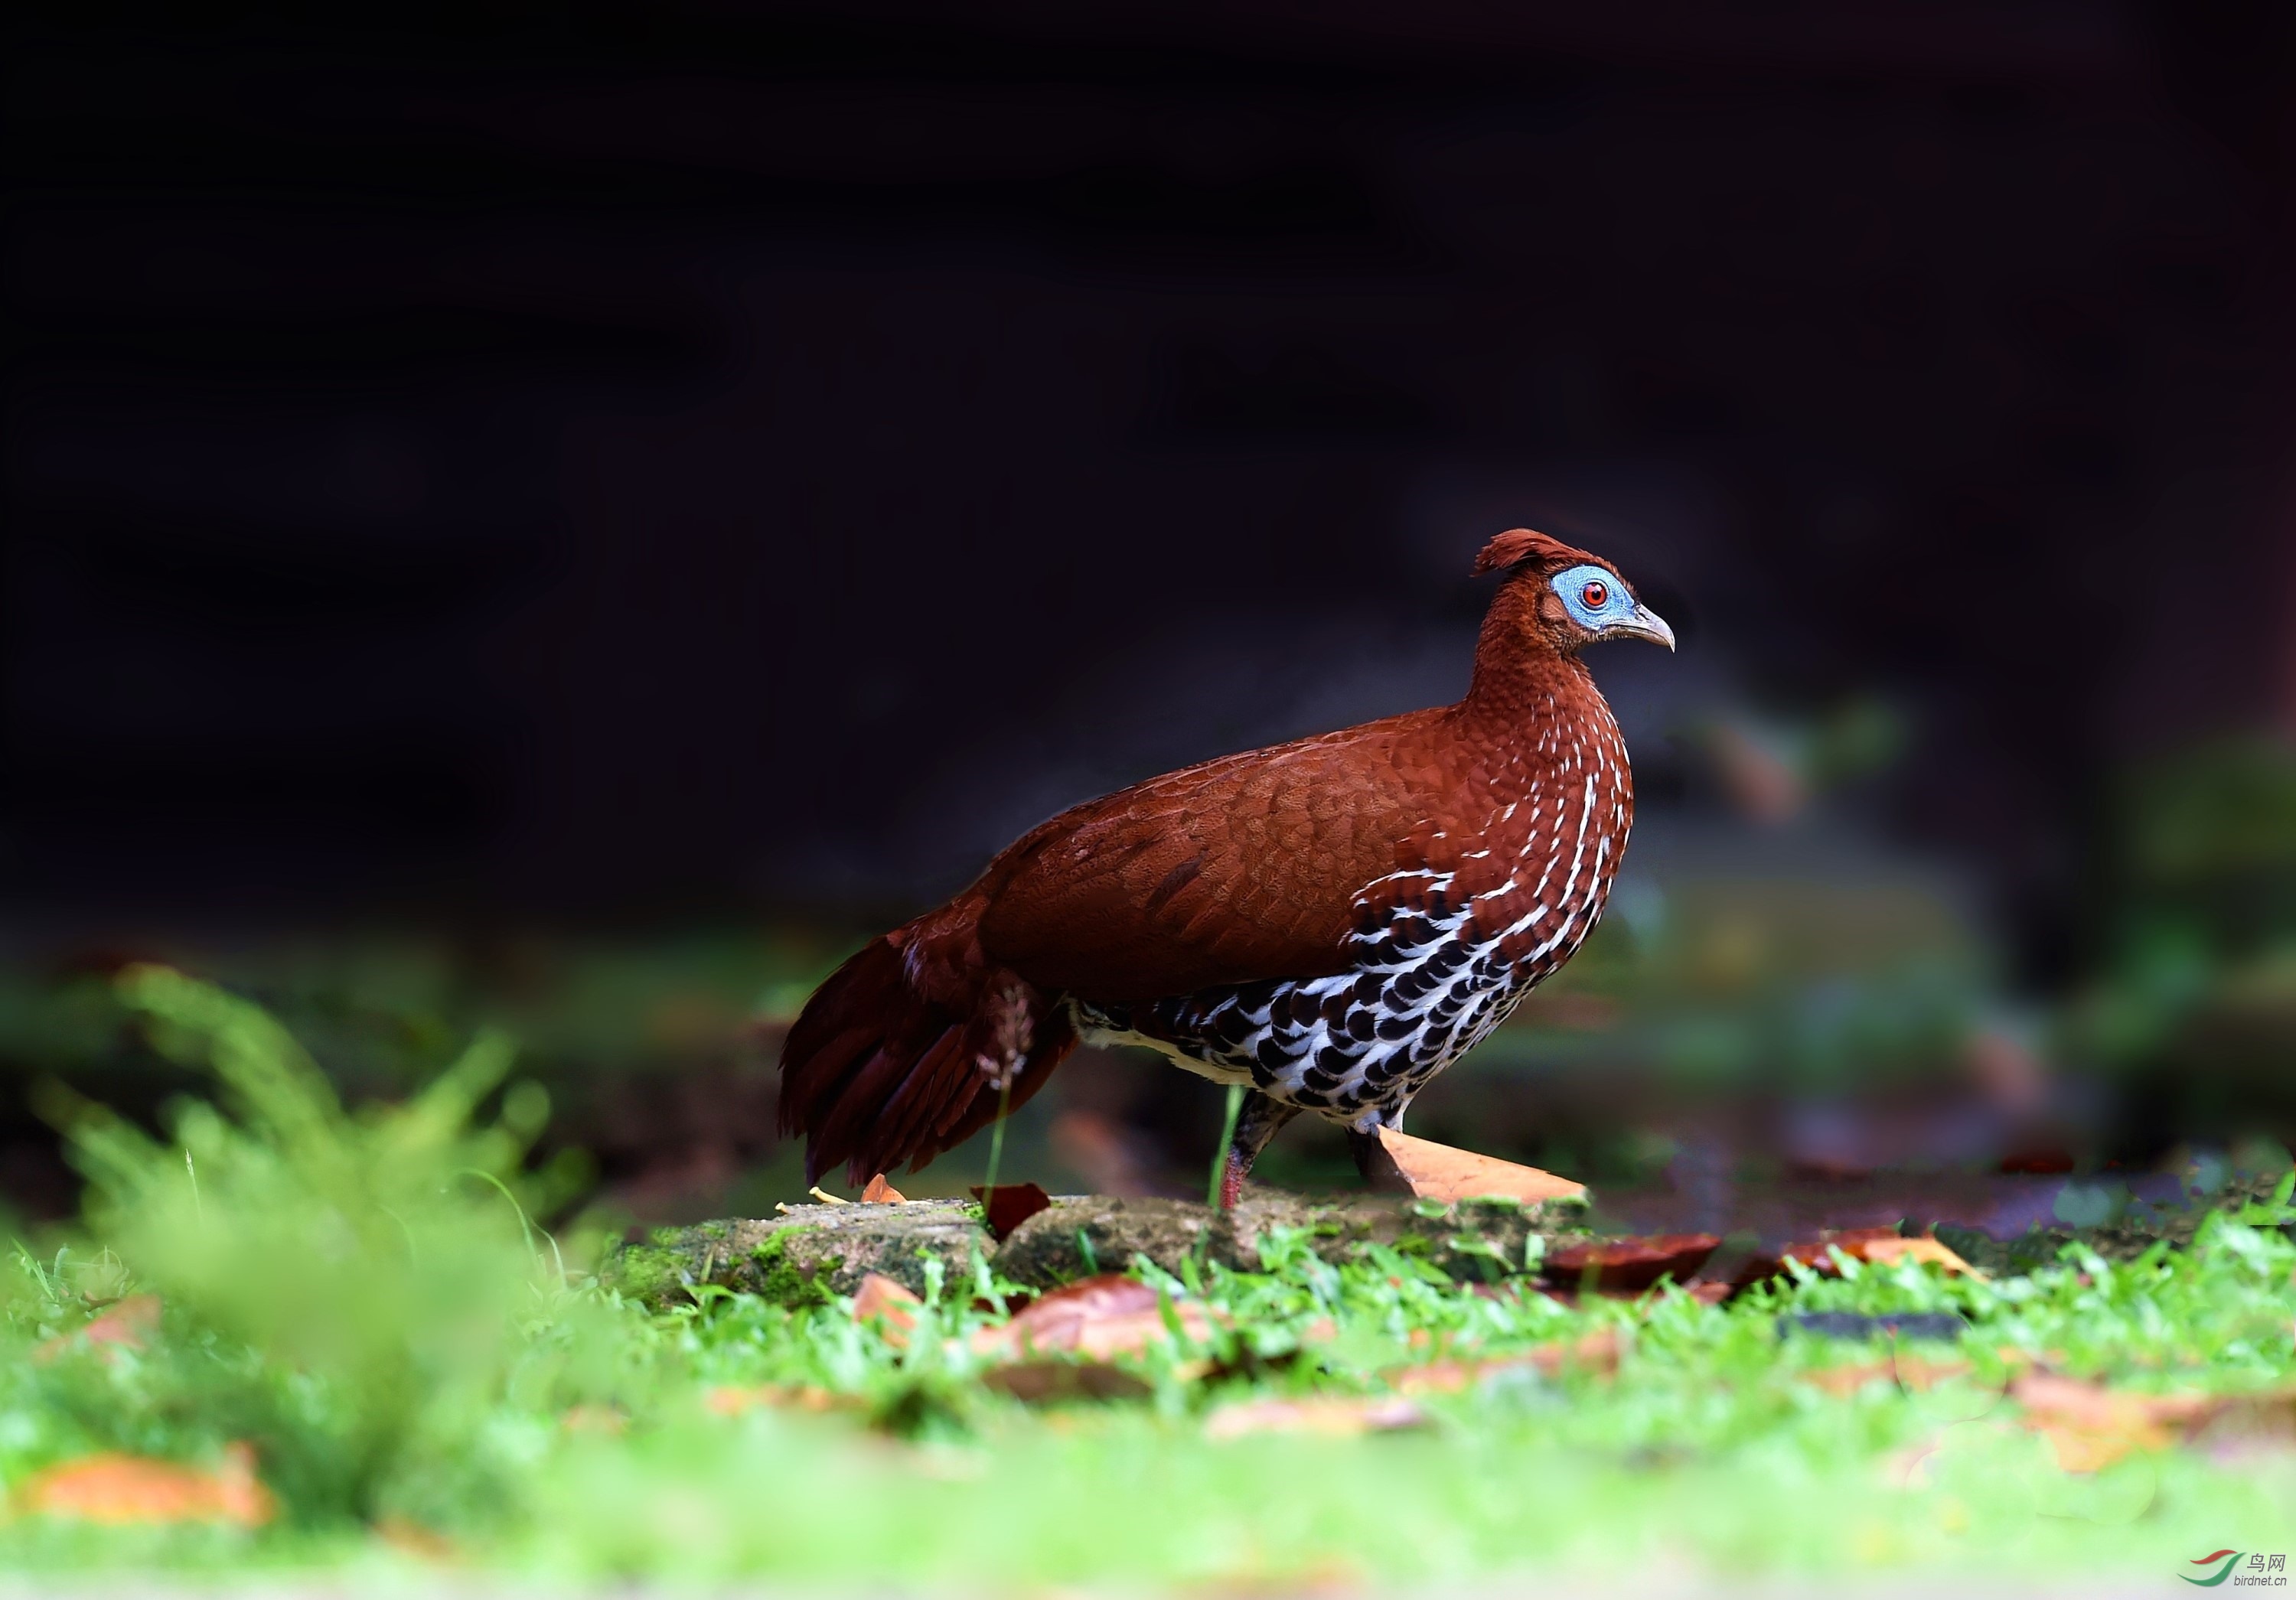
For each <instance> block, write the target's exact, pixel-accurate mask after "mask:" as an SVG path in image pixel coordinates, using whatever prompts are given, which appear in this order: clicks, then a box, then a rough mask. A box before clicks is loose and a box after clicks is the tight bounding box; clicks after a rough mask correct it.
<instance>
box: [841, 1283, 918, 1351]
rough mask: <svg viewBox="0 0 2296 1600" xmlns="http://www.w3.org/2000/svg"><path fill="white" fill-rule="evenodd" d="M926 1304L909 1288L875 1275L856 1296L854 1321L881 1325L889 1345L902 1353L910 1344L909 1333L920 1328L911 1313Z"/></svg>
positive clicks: (914, 1315)
mask: <svg viewBox="0 0 2296 1600" xmlns="http://www.w3.org/2000/svg"><path fill="white" fill-rule="evenodd" d="M922 1304H924V1301H921V1300H919V1299H918V1298H917V1297H916V1295H915V1293H914V1292H912V1291H911V1290H910V1289H908V1288H907V1287H906V1285H905V1284H898V1283H895V1282H894V1281H893V1280H892V1279H891V1278H889V1277H887V1276H885V1275H884V1274H883V1273H881V1272H873V1273H871V1274H870V1275H869V1276H867V1277H865V1278H863V1279H862V1280H861V1287H860V1288H859V1289H857V1290H856V1291H855V1292H854V1295H853V1320H854V1321H856V1322H878V1323H882V1324H883V1325H884V1328H883V1332H884V1334H885V1342H886V1343H888V1344H890V1345H891V1346H892V1347H893V1348H894V1349H896V1350H898V1349H900V1348H901V1347H902V1346H903V1345H905V1344H906V1343H908V1342H909V1330H910V1329H911V1328H914V1327H915V1326H916V1325H917V1317H916V1313H915V1312H914V1311H913V1310H911V1309H910V1308H911V1307H913V1306H921V1305H922Z"/></svg>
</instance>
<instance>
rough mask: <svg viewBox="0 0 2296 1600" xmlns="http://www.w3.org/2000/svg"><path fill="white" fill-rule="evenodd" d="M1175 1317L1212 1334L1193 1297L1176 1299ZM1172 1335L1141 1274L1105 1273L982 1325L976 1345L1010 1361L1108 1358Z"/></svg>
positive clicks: (1191, 1333)
mask: <svg viewBox="0 0 2296 1600" xmlns="http://www.w3.org/2000/svg"><path fill="white" fill-rule="evenodd" d="M1172 1311H1173V1315H1174V1316H1175V1317H1177V1319H1178V1321H1179V1324H1180V1328H1181V1331H1182V1332H1183V1333H1186V1334H1187V1336H1188V1337H1189V1338H1191V1339H1194V1340H1200V1341H1201V1340H1203V1339H1206V1338H1209V1337H1210V1334H1211V1331H1212V1326H1213V1317H1212V1316H1211V1314H1210V1312H1208V1311H1206V1310H1205V1309H1204V1308H1203V1307H1201V1306H1200V1305H1197V1304H1196V1303H1195V1302H1193V1301H1174V1302H1173V1304H1172ZM1170 1336H1171V1329H1170V1327H1169V1325H1167V1324H1166V1323H1165V1321H1164V1309H1163V1306H1162V1304H1161V1302H1160V1300H1159V1297H1158V1295H1157V1292H1156V1291H1155V1290H1154V1289H1153V1288H1152V1287H1151V1286H1150V1285H1148V1284H1144V1283H1142V1282H1141V1281H1140V1280H1139V1279H1137V1278H1129V1277H1125V1276H1120V1275H1119V1274H1116V1273H1103V1274H1102V1275H1101V1276H1098V1277H1091V1278H1086V1279H1085V1280H1084V1281H1083V1282H1081V1283H1077V1284H1070V1285H1069V1286H1068V1287H1066V1288H1065V1289H1055V1290H1054V1291H1053V1292H1051V1293H1050V1294H1047V1295H1046V1296H1045V1297H1044V1298H1043V1299H1041V1300H1038V1301H1034V1302H1033V1303H1031V1304H1030V1305H1029V1309H1027V1310H1025V1311H1022V1312H1021V1314H1020V1315H1018V1316H1017V1317H1013V1320H1012V1321H1010V1322H1008V1323H1006V1324H1005V1325H1003V1326H1001V1327H993V1328H982V1329H981V1330H980V1332H979V1333H975V1334H974V1335H973V1337H972V1348H973V1349H974V1350H976V1351H978V1352H980V1354H982V1355H987V1356H996V1357H999V1358H1005V1359H1007V1360H1011V1359H1017V1358H1020V1357H1021V1355H1022V1354H1023V1353H1036V1354H1050V1353H1055V1352H1069V1351H1073V1352H1074V1353H1075V1354H1077V1355H1080V1356H1087V1357H1090V1358H1094V1359H1095V1360H1105V1359H1107V1358H1109V1357H1111V1356H1128V1355H1137V1354H1138V1353H1139V1352H1140V1351H1142V1350H1145V1349H1147V1348H1148V1346H1150V1345H1152V1344H1154V1343H1156V1342H1159V1341H1161V1340H1164V1339H1168V1338H1169V1337H1170Z"/></svg>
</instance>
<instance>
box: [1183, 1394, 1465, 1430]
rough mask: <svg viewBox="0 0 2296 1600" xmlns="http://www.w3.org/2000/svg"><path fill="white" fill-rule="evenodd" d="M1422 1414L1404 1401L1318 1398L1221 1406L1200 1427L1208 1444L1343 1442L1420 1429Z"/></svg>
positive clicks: (1391, 1397)
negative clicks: (1287, 1439)
mask: <svg viewBox="0 0 2296 1600" xmlns="http://www.w3.org/2000/svg"><path fill="white" fill-rule="evenodd" d="M1428 1421H1429V1418H1428V1415H1427V1413H1426V1412H1424V1411H1423V1410H1421V1409H1420V1408H1419V1406H1418V1404H1417V1402H1415V1401H1414V1400H1412V1399H1409V1398H1407V1397H1406V1396H1403V1395H1318V1396H1315V1397H1313V1398H1310V1399H1297V1400H1279V1399H1259V1400H1238V1401H1236V1402H1235V1403H1234V1404H1233V1405H1227V1406H1222V1407H1220V1408H1219V1409H1218V1410H1217V1411H1215V1412H1213V1413H1212V1414H1211V1415H1210V1417H1209V1418H1208V1419H1207V1420H1206V1421H1205V1423H1204V1437H1205V1438H1207V1439H1215V1440H1220V1439H1242V1438H1243V1437H1244V1436H1245V1435H1247V1434H1252V1433H1313V1434H1318V1435H1321V1436H1324V1437H1325V1438H1347V1437H1350V1436H1353V1435H1355V1434H1359V1433H1386V1432H1394V1431H1395V1430H1397V1429H1398V1428H1423V1427H1425V1426H1426V1425H1427V1424H1428Z"/></svg>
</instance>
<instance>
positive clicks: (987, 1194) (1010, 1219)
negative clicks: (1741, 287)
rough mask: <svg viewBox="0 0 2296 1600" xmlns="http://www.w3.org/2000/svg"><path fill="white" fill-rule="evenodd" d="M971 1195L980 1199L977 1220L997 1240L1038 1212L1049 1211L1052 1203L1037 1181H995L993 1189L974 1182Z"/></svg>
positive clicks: (1050, 1197)
mask: <svg viewBox="0 0 2296 1600" xmlns="http://www.w3.org/2000/svg"><path fill="white" fill-rule="evenodd" d="M972 1197H973V1199H975V1200H977V1201H979V1202H980V1216H981V1220H982V1221H984V1222H986V1223H988V1231H989V1232H990V1233H991V1234H992V1235H995V1236H996V1237H997V1238H999V1239H1003V1238H1005V1237H1006V1236H1007V1235H1010V1234H1011V1233H1012V1231H1013V1229H1014V1228H1016V1227H1020V1226H1021V1224H1022V1223H1024V1222H1026V1221H1027V1220H1028V1219H1029V1218H1031V1217H1033V1216H1035V1215H1036V1214H1037V1212H1038V1211H1042V1210H1050V1209H1051V1207H1052V1203H1053V1197H1052V1196H1051V1195H1049V1194H1046V1193H1045V1191H1044V1187H1043V1186H1042V1185H1039V1184H998V1185H997V1186H996V1187H995V1188H993V1189H989V1188H984V1187H982V1186H980V1185H979V1184H975V1185H973V1186H972Z"/></svg>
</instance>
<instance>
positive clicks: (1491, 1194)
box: [1375, 1128, 1587, 1205]
mask: <svg viewBox="0 0 2296 1600" xmlns="http://www.w3.org/2000/svg"><path fill="white" fill-rule="evenodd" d="M1379 1142H1380V1146H1381V1149H1382V1151H1383V1152H1384V1153H1385V1154H1386V1157H1387V1162H1388V1165H1389V1167H1390V1168H1391V1169H1392V1170H1391V1172H1386V1173H1382V1174H1379V1175H1378V1177H1382V1178H1384V1179H1385V1180H1386V1182H1385V1185H1384V1186H1387V1187H1395V1186H1400V1187H1402V1188H1403V1189H1405V1190H1406V1191H1408V1192H1409V1193H1410V1194H1415V1195H1416V1196H1418V1197H1419V1198H1420V1199H1422V1200H1436V1201H1440V1202H1443V1203H1444V1204H1446V1205H1451V1204H1456V1202H1459V1201H1462V1200H1520V1201H1521V1202H1525V1203H1526V1204H1530V1203H1535V1202H1538V1201H1542V1200H1566V1199H1571V1198H1575V1197H1577V1196H1579V1195H1583V1194H1586V1193H1587V1186H1586V1185H1585V1184H1579V1183H1573V1182H1571V1181H1570V1179H1569V1178H1567V1177H1556V1176H1555V1175H1554V1173H1552V1172H1541V1171H1540V1170H1539V1169H1538V1168H1536V1167H1525V1166H1521V1165H1520V1164H1518V1163H1516V1162H1514V1161H1498V1160H1496V1159H1494V1158H1493V1157H1490V1156H1488V1155H1477V1154H1476V1153H1474V1152H1473V1151H1472V1150H1459V1149H1456V1148H1454V1147H1453V1146H1451V1145H1438V1144H1436V1143H1435V1142H1434V1141H1433V1140H1432V1139H1416V1138H1414V1137H1412V1136H1410V1135H1409V1134H1407V1133H1398V1132H1397V1131H1396V1130H1395V1129H1394V1128H1381V1129H1380V1130H1379ZM1375 1181H1376V1180H1375Z"/></svg>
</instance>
